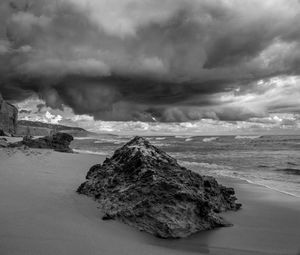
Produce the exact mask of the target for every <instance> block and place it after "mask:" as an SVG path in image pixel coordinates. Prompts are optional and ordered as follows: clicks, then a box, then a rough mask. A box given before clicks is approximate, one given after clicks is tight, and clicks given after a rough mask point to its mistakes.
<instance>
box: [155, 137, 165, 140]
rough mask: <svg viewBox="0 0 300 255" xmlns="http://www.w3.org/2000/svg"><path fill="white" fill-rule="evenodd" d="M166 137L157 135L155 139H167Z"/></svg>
mask: <svg viewBox="0 0 300 255" xmlns="http://www.w3.org/2000/svg"><path fill="white" fill-rule="evenodd" d="M165 139H166V137H156V138H155V140H165Z"/></svg>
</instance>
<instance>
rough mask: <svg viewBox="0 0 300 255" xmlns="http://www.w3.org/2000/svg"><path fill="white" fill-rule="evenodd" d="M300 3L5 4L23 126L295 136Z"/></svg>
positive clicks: (4, 60) (4, 75)
mask: <svg viewBox="0 0 300 255" xmlns="http://www.w3.org/2000/svg"><path fill="white" fill-rule="evenodd" d="M298 24H300V2H299V0H289V1H286V0H265V1H261V0H243V1H240V0H109V1H107V0H55V1H54V0H53V1H49V0H48V1H47V0H1V3H0V74H1V75H0V93H1V94H2V95H3V97H4V98H5V99H6V100H9V101H10V102H12V103H14V104H16V105H17V106H18V108H19V111H20V114H19V116H20V118H21V119H30V120H39V121H44V122H49V123H59V124H66V125H71V126H80V127H83V128H86V129H88V130H90V131H94V132H110V133H141V134H205V135H208V134H209V135H214V134H232V133H234V134H265V133H266V134H268V133H272V134H273V133H275V134H276V133H280V134H299V133H300V132H299V131H300V26H298Z"/></svg>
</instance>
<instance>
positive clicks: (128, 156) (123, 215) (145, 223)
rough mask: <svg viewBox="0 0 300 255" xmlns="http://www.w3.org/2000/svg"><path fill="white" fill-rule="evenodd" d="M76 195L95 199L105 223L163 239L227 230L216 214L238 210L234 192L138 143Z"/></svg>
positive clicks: (91, 175)
mask: <svg viewBox="0 0 300 255" xmlns="http://www.w3.org/2000/svg"><path fill="white" fill-rule="evenodd" d="M86 178H87V181H86V182H84V183H82V184H81V185H80V187H79V188H78V190H77V191H78V192H79V193H81V194H85V195H88V196H91V197H94V198H95V199H96V200H97V201H99V203H100V208H101V209H102V210H103V211H104V213H105V216H104V217H103V219H105V220H107V219H118V220H120V221H122V222H124V223H127V224H129V225H131V226H134V227H136V228H138V229H140V230H142V231H146V232H148V233H151V234H153V235H155V236H158V237H161V238H179V237H186V236H189V235H190V234H192V233H195V232H198V231H201V230H207V229H212V228H215V227H220V226H228V225H229V224H228V223H227V222H226V221H225V220H224V219H223V218H221V217H220V216H219V215H218V214H217V213H219V212H222V211H226V210H237V209H239V208H240V206H241V204H238V203H236V202H235V201H236V197H235V196H234V190H233V188H226V187H224V186H222V185H220V184H218V183H217V181H216V180H215V179H214V178H213V177H208V176H201V175H199V174H197V173H195V172H192V171H191V170H188V169H186V168H184V167H181V166H180V165H179V164H178V163H177V161H176V160H175V159H174V158H172V157H171V156H169V155H168V154H167V153H165V152H164V151H162V150H160V149H158V148H156V147H155V146H153V145H151V144H150V143H149V142H148V141H147V140H145V139H144V138H141V137H135V138H134V139H133V140H131V141H130V142H128V143H127V144H125V145H124V146H123V147H121V148H120V149H118V150H116V151H115V153H114V155H113V156H112V157H111V158H110V159H108V158H107V159H106V160H105V161H104V162H103V164H102V165H100V164H99V165H94V166H93V167H92V168H91V169H90V170H89V171H88V173H87V176H86Z"/></svg>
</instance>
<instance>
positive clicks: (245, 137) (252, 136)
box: [234, 135, 261, 139]
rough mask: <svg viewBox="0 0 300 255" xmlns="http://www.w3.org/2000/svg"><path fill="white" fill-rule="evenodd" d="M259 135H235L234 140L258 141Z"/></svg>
mask: <svg viewBox="0 0 300 255" xmlns="http://www.w3.org/2000/svg"><path fill="white" fill-rule="evenodd" d="M260 137H261V136H260V135H237V136H236V137H235V138H234V139H258V138H260Z"/></svg>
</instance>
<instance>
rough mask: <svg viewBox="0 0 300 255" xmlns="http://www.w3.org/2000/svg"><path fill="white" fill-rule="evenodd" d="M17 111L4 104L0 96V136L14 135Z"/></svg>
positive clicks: (6, 103) (8, 104)
mask: <svg viewBox="0 0 300 255" xmlns="http://www.w3.org/2000/svg"><path fill="white" fill-rule="evenodd" d="M17 119H18V109H17V108H16V107H15V106H14V105H12V104H10V103H8V102H6V101H5V100H4V99H3V98H2V95H1V94H0V136H11V135H14V134H15V133H16V129H17Z"/></svg>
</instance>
